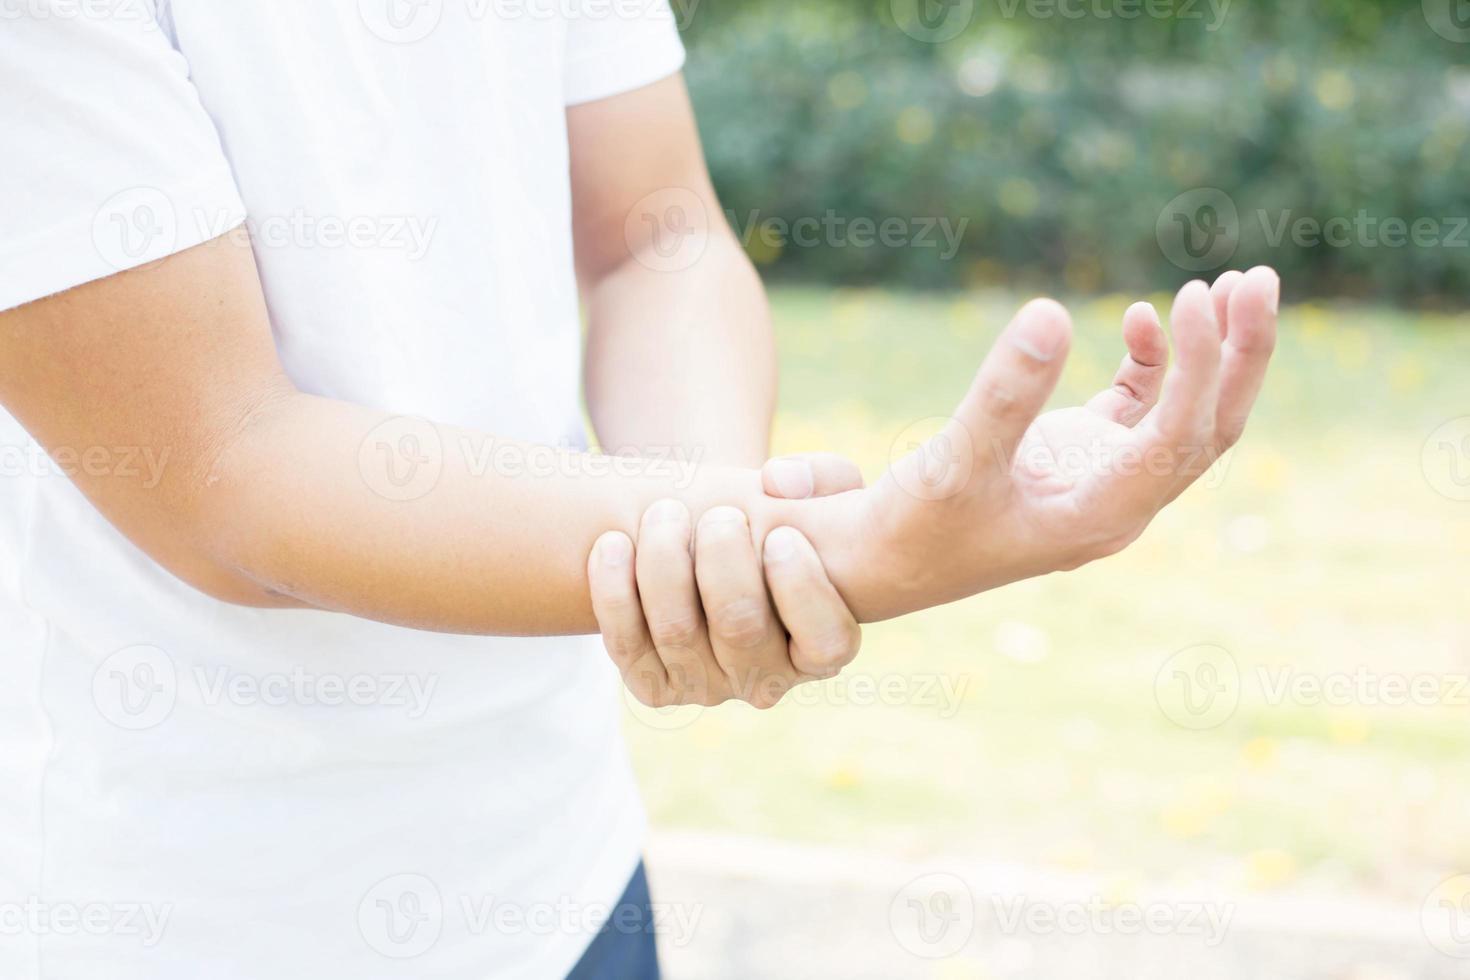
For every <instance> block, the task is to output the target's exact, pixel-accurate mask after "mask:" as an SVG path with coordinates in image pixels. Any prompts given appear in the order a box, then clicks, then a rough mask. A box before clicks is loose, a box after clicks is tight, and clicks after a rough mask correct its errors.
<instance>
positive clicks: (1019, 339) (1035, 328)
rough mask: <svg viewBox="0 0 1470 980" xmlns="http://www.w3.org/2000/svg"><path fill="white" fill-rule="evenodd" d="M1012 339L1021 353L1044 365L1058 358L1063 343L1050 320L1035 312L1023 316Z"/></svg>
mask: <svg viewBox="0 0 1470 980" xmlns="http://www.w3.org/2000/svg"><path fill="white" fill-rule="evenodd" d="M1010 339H1011V343H1012V344H1014V345H1015V346H1016V347H1017V348H1019V349H1020V351H1021V353H1023V354H1025V355H1026V356H1027V357H1030V358H1032V359H1033V360H1037V361H1041V362H1042V363H1045V362H1047V361H1050V360H1051V359H1052V358H1054V357H1056V356H1057V348H1058V347H1059V346H1060V345H1061V343H1062V336H1061V332H1060V331H1058V330H1056V329H1054V328H1053V325H1052V323H1051V321H1050V319H1049V318H1048V317H1047V316H1046V315H1043V314H1040V313H1038V312H1036V311H1034V310H1032V311H1030V312H1028V313H1023V314H1022V316H1021V318H1020V321H1019V322H1018V323H1017V324H1016V325H1015V328H1014V329H1012V330H1011V332H1010Z"/></svg>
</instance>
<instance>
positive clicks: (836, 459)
mask: <svg viewBox="0 0 1470 980" xmlns="http://www.w3.org/2000/svg"><path fill="white" fill-rule="evenodd" d="M761 486H762V487H763V488H764V489H765V491H766V493H767V494H768V495H770V496H772V497H784V498H785V499H787V500H805V499H806V498H807V497H827V496H831V495H832V494H835V493H843V492H845V491H847V490H861V489H862V488H863V474H862V471H861V470H859V469H858V468H857V464H856V463H854V462H853V461H852V460H850V459H846V458H844V457H842V456H838V455H837V454H836V453H797V454H795V455H792V456H777V457H776V458H775V459H770V460H767V461H766V465H765V466H762V467H761Z"/></svg>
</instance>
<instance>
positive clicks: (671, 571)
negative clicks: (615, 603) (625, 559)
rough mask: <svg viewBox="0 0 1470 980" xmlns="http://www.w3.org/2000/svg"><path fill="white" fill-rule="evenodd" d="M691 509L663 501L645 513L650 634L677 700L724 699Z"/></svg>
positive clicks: (643, 589)
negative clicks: (699, 583) (698, 581)
mask: <svg viewBox="0 0 1470 980" xmlns="http://www.w3.org/2000/svg"><path fill="white" fill-rule="evenodd" d="M690 534H691V528H690V519H689V509H688V508H687V507H685V506H684V504H683V503H681V502H680V501H678V500H672V499H670V500H660V501H658V502H656V503H654V504H653V505H652V506H651V507H649V508H648V510H647V511H645V512H644V514H643V522H642V524H641V525H640V526H639V529H638V553H637V556H636V558H635V560H634V567H635V569H636V574H637V579H638V595H639V598H640V600H641V602H642V606H643V615H644V619H645V621H646V622H647V624H648V635H649V636H650V637H652V639H653V645H654V648H655V649H657V650H658V655H659V659H660V660H662V661H663V665H664V670H665V671H666V673H667V674H668V688H669V690H670V692H671V693H672V695H673V697H674V698H675V699H676V703H678V704H719V703H720V702H721V701H724V700H726V699H727V698H728V697H729V689H728V687H727V685H726V684H725V681H724V675H723V674H722V673H721V671H720V669H719V666H718V664H717V663H716V662H715V658H714V653H713V651H712V650H711V649H710V645H709V636H708V634H707V633H706V630H705V622H704V611H703V609H702V608H701V607H700V604H699V590H698V589H697V588H696V586H695V581H694V561H693V559H692V558H691V556H690V548H689V544H690Z"/></svg>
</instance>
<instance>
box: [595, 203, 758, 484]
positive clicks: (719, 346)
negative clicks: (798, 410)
mask: <svg viewBox="0 0 1470 980" xmlns="http://www.w3.org/2000/svg"><path fill="white" fill-rule="evenodd" d="M585 292H586V296H587V306H588V315H589V321H590V325H589V331H588V349H587V368H586V387H587V405H588V411H589V414H590V415H591V417H592V422H593V425H594V427H595V428H596V431H597V436H598V439H599V441H600V443H601V444H602V445H603V446H604V447H605V448H607V449H608V450H609V451H620V450H627V449H636V450H638V451H640V452H653V453H663V454H674V455H677V456H681V457H682V458H685V459H694V460H699V461H702V462H706V463H730V464H734V465H738V466H759V465H760V464H761V462H763V461H764V460H765V458H766V456H767V455H769V439H770V427H771V415H772V411H773V407H774V401H775V383H776V380H775V379H776V369H775V353H774V343H773V341H772V336H771V318H770V309H769V307H768V305H767V302H766V296H765V290H764V288H763V287H762V286H761V283H760V279H759V277H758V276H757V275H756V273H755V270H754V269H753V268H752V267H751V265H750V262H749V260H748V259H747V258H746V256H745V254H744V253H743V252H742V251H741V249H740V246H739V243H738V242H737V241H736V240H735V238H734V236H733V235H732V234H730V232H729V231H728V229H725V228H724V227H723V225H722V224H721V225H720V227H719V229H718V230H717V231H715V232H714V233H712V234H711V236H710V238H709V241H708V244H707V246H706V247H705V249H704V251H703V253H702V254H701V255H700V257H699V260H698V261H697V262H695V263H694V264H693V265H692V266H691V267H690V268H687V269H682V270H677V271H661V270H660V269H659V268H657V265H656V263H653V262H649V263H644V262H641V261H639V260H638V258H637V257H631V258H629V259H628V260H627V261H626V262H623V263H622V264H621V265H619V266H618V267H617V268H616V269H614V270H612V271H611V272H609V273H608V274H607V275H605V276H603V277H601V278H600V279H599V280H598V281H596V282H594V283H589V284H587V286H586V289H585Z"/></svg>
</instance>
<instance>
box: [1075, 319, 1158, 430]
mask: <svg viewBox="0 0 1470 980" xmlns="http://www.w3.org/2000/svg"><path fill="white" fill-rule="evenodd" d="M1123 343H1124V344H1126V345H1127V347H1128V353H1127V354H1125V355H1124V356H1123V364H1122V366H1121V367H1119V368H1118V373H1117V374H1116V375H1115V376H1114V377H1113V386H1112V387H1111V388H1109V389H1108V390H1107V391H1100V392H1098V393H1097V394H1096V395H1094V396H1093V397H1092V400H1091V401H1089V402H1088V403H1087V407H1088V408H1089V409H1091V410H1092V411H1094V412H1096V413H1097V414H1099V415H1101V416H1102V417H1103V418H1106V419H1111V420H1112V421H1114V422H1117V423H1118V424H1119V425H1126V426H1133V425H1137V424H1138V421H1139V420H1140V419H1142V418H1143V417H1144V416H1145V415H1147V414H1148V412H1149V409H1151V408H1153V407H1154V403H1155V402H1157V401H1158V400H1159V388H1160V387H1161V386H1162V385H1163V383H1164V374H1165V372H1166V371H1167V370H1168V364H1169V339H1168V338H1167V337H1165V336H1164V328H1163V327H1162V326H1160V325H1159V312H1158V310H1156V309H1154V307H1153V304H1152V303H1134V304H1133V305H1132V306H1130V307H1128V311H1127V312H1126V313H1124V314H1123Z"/></svg>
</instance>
